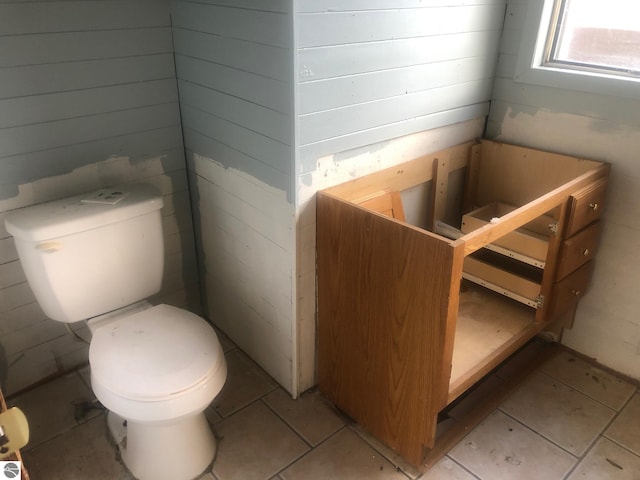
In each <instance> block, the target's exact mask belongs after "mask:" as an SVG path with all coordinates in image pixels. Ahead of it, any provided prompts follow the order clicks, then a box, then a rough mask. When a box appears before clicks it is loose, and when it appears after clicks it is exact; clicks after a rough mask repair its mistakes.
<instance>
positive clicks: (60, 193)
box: [0, 0, 200, 393]
mask: <svg viewBox="0 0 640 480" xmlns="http://www.w3.org/2000/svg"><path fill="white" fill-rule="evenodd" d="M0 18H2V22H0V37H1V39H2V40H1V41H0V222H2V221H3V220H4V217H5V215H6V212H7V211H10V210H13V209H15V208H20V207H24V206H29V205H32V204H35V203H39V202H44V201H48V200H52V199H55V198H61V197H64V196H68V195H72V194H75V193H81V192H86V191H90V190H93V189H97V188H100V187H103V186H106V185H114V184H121V183H127V182H135V181H145V182H147V183H151V184H153V185H155V186H156V187H157V188H158V189H159V190H160V191H161V192H162V194H163V195H164V197H165V200H166V207H165V209H164V210H163V226H164V231H165V236H166V237H167V239H174V240H172V245H173V249H172V251H171V252H168V253H167V259H166V264H167V278H165V280H164V282H163V291H162V292H161V293H160V295H159V298H168V299H174V300H176V301H177V302H179V303H175V304H177V305H179V306H188V307H190V308H192V309H193V310H195V311H198V310H200V302H199V293H198V292H199V287H198V282H197V275H196V274H195V271H196V260H195V246H194V244H193V233H192V225H191V212H190V204H189V202H188V201H185V200H186V199H187V198H188V194H187V181H186V164H185V160H184V149H183V142H182V135H181V123H180V116H179V108H178V95H177V82H176V78H175V69H174V61H173V48H172V38H171V28H170V26H171V22H170V10H169V4H168V3H167V2H156V1H151V0H136V1H124V0H99V1H97V0H84V1H58V0H50V1H43V2H29V1H27V2H7V1H2V2H0ZM180 195H181V196H182V201H179V198H180ZM2 223H3V222H2ZM178 238H179V241H176V240H175V239H178ZM167 243H168V244H169V242H167ZM0 320H1V321H0V325H1V326H0V344H1V346H2V347H3V348H2V352H3V355H0V362H2V363H3V364H4V365H8V366H9V374H8V378H6V379H0V382H2V384H3V385H2V387H3V389H4V391H5V393H12V392H15V391H17V390H20V389H22V388H25V387H28V386H29V385H31V384H33V383H35V382H37V381H40V380H42V379H43V378H45V377H47V376H49V375H54V374H56V373H61V372H63V371H65V370H68V369H71V368H74V367H76V366H78V365H81V364H84V363H86V362H87V355H88V348H87V346H86V345H84V344H82V343H80V342H78V341H77V340H75V339H74V338H73V336H72V335H70V334H69V333H68V332H67V331H66V329H65V328H64V326H63V325H62V324H61V323H58V322H54V321H52V320H49V319H47V318H46V317H45V316H44V314H43V313H42V311H41V309H40V307H39V306H38V304H37V303H36V301H35V298H34V296H33V293H32V292H31V289H30V288H29V286H28V284H27V283H26V279H25V277H24V273H23V271H22V267H21V265H20V262H19V260H18V258H17V253H16V251H15V248H14V246H13V239H12V238H11V237H10V236H9V234H8V233H7V232H6V229H5V228H4V224H3V225H2V227H0ZM82 329H83V330H86V327H82ZM84 333H85V337H86V338H88V336H89V335H88V332H86V331H85V332H84Z"/></svg>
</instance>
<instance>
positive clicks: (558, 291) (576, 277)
mask: <svg viewBox="0 0 640 480" xmlns="http://www.w3.org/2000/svg"><path fill="white" fill-rule="evenodd" d="M593 265H594V262H593V261H590V262H587V263H585V264H584V265H583V266H581V267H580V268H579V269H577V270H576V271H575V272H573V273H572V274H571V275H569V276H568V277H566V278H564V279H563V280H561V281H560V282H558V283H557V284H556V285H555V287H554V296H553V304H552V306H551V314H550V315H552V316H553V317H559V316H560V315H562V314H564V313H566V312H568V311H569V310H570V309H572V308H574V307H575V306H576V304H577V303H578V301H579V300H580V299H581V298H582V297H583V296H584V294H585V293H586V292H587V289H588V288H589V283H590V282H591V274H592V273H593Z"/></svg>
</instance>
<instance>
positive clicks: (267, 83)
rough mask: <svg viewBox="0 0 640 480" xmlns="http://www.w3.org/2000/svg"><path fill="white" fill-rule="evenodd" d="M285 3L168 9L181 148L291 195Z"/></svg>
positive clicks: (180, 4)
mask: <svg viewBox="0 0 640 480" xmlns="http://www.w3.org/2000/svg"><path fill="white" fill-rule="evenodd" d="M291 9H292V3H291V1H285V0H271V1H266V2H264V1H259V0H253V1H251V0H244V1H239V2H233V1H221V0H219V1H215V0H208V1H205V2H201V1H198V2H191V1H185V0H179V1H175V2H173V4H172V22H173V37H174V45H175V59H176V70H177V76H178V88H179V92H180V108H181V113H182V124H183V132H184V143H185V148H186V150H187V152H188V153H196V154H199V155H202V156H204V157H207V158H210V159H212V160H214V161H217V162H219V163H221V164H223V165H224V166H225V167H230V168H235V169H238V170H240V171H243V172H246V173H248V174H250V175H252V176H253V177H255V178H257V179H259V180H262V181H264V182H265V183H267V184H269V185H271V186H274V187H276V188H279V189H280V190H283V191H285V192H287V194H288V195H289V197H291V193H292V189H293V180H292V179H293V174H292V169H293V133H292V132H293V121H292V108H293V90H292V81H291V65H292V61H291V59H292V54H291V43H292V36H291V31H292V28H291Z"/></svg>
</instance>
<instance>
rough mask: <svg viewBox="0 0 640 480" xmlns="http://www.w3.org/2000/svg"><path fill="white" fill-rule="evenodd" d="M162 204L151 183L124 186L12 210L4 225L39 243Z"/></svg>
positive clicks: (112, 221)
mask: <svg viewBox="0 0 640 480" xmlns="http://www.w3.org/2000/svg"><path fill="white" fill-rule="evenodd" d="M162 206H163V201H162V196H161V195H160V194H159V193H158V192H157V190H156V189H155V188H154V187H152V186H151V185H147V184H134V185H126V186H120V187H113V188H103V189H100V190H97V191H94V192H90V193H85V194H82V195H76V196H73V197H69V198H63V199H60V200H54V201H52V202H47V203H41V204H38V205H32V206H30V207H25V208H20V209H18V210H14V211H13V212H10V213H9V214H8V215H7V216H6V217H5V226H6V228H7V231H8V232H9V233H10V234H11V235H13V236H14V237H16V238H20V239H22V240H27V241H34V242H41V241H44V240H52V239H55V238H61V237H64V236H66V235H71V234H74V233H80V232H84V231H86V230H92V229H94V228H98V227H102V226H105V225H109V224H112V223H117V222H121V221H123V220H127V219H129V218H133V217H137V216H140V215H144V214H146V213H149V212H152V211H154V210H159V209H161V208H162Z"/></svg>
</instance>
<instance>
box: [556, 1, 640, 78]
mask: <svg viewBox="0 0 640 480" xmlns="http://www.w3.org/2000/svg"><path fill="white" fill-rule="evenodd" d="M554 10H555V12H554V15H553V16H552V25H550V29H549V35H548V38H547V47H546V58H545V64H547V65H558V66H561V67H566V68H574V69H579V70H580V69H582V70H593V71H602V72H606V73H613V74H618V75H632V76H640V2H638V0H606V1H603V0H557V1H556V4H555V9H554Z"/></svg>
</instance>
